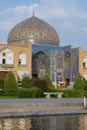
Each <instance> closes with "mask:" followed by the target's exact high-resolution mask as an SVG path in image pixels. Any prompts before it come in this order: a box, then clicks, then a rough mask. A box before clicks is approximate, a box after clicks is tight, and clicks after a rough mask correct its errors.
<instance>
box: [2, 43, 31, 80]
mask: <svg viewBox="0 0 87 130" xmlns="http://www.w3.org/2000/svg"><path fill="white" fill-rule="evenodd" d="M4 48H8V49H10V50H11V51H13V53H14V65H13V67H10V66H2V65H0V71H1V70H5V71H9V70H12V71H14V74H15V77H16V79H17V77H18V76H17V75H18V74H17V71H18V70H19V71H29V72H30V74H31V75H32V69H31V68H32V44H31V43H29V44H27V45H19V44H15V45H12V44H0V50H2V49H4ZM22 51H23V52H25V53H26V65H25V66H21V65H18V54H19V53H20V52H22Z"/></svg>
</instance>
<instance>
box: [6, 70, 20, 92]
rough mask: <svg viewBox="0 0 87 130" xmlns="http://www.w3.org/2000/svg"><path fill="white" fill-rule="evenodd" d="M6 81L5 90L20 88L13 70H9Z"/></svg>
mask: <svg viewBox="0 0 87 130" xmlns="http://www.w3.org/2000/svg"><path fill="white" fill-rule="evenodd" d="M4 83H5V85H4V90H17V89H18V85H17V82H16V79H15V77H14V74H13V73H12V71H9V72H8V74H7V76H6V78H5V82H4Z"/></svg>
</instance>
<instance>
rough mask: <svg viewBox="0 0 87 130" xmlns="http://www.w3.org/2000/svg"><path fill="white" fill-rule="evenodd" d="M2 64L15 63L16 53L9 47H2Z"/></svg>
mask: <svg viewBox="0 0 87 130" xmlns="http://www.w3.org/2000/svg"><path fill="white" fill-rule="evenodd" d="M0 64H9V65H13V64H14V53H13V51H12V50H11V49H9V48H2V49H1V50H0Z"/></svg>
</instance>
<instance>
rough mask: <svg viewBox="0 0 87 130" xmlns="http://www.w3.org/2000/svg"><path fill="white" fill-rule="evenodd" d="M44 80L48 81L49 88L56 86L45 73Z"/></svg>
mask: <svg viewBox="0 0 87 130" xmlns="http://www.w3.org/2000/svg"><path fill="white" fill-rule="evenodd" d="M43 79H44V80H46V81H47V87H49V88H50V87H54V86H53V83H52V80H51V79H50V76H49V74H48V73H45V75H44V78H43Z"/></svg>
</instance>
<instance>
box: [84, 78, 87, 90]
mask: <svg viewBox="0 0 87 130" xmlns="http://www.w3.org/2000/svg"><path fill="white" fill-rule="evenodd" d="M84 82H85V87H84V89H85V91H87V80H85V79H84Z"/></svg>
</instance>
